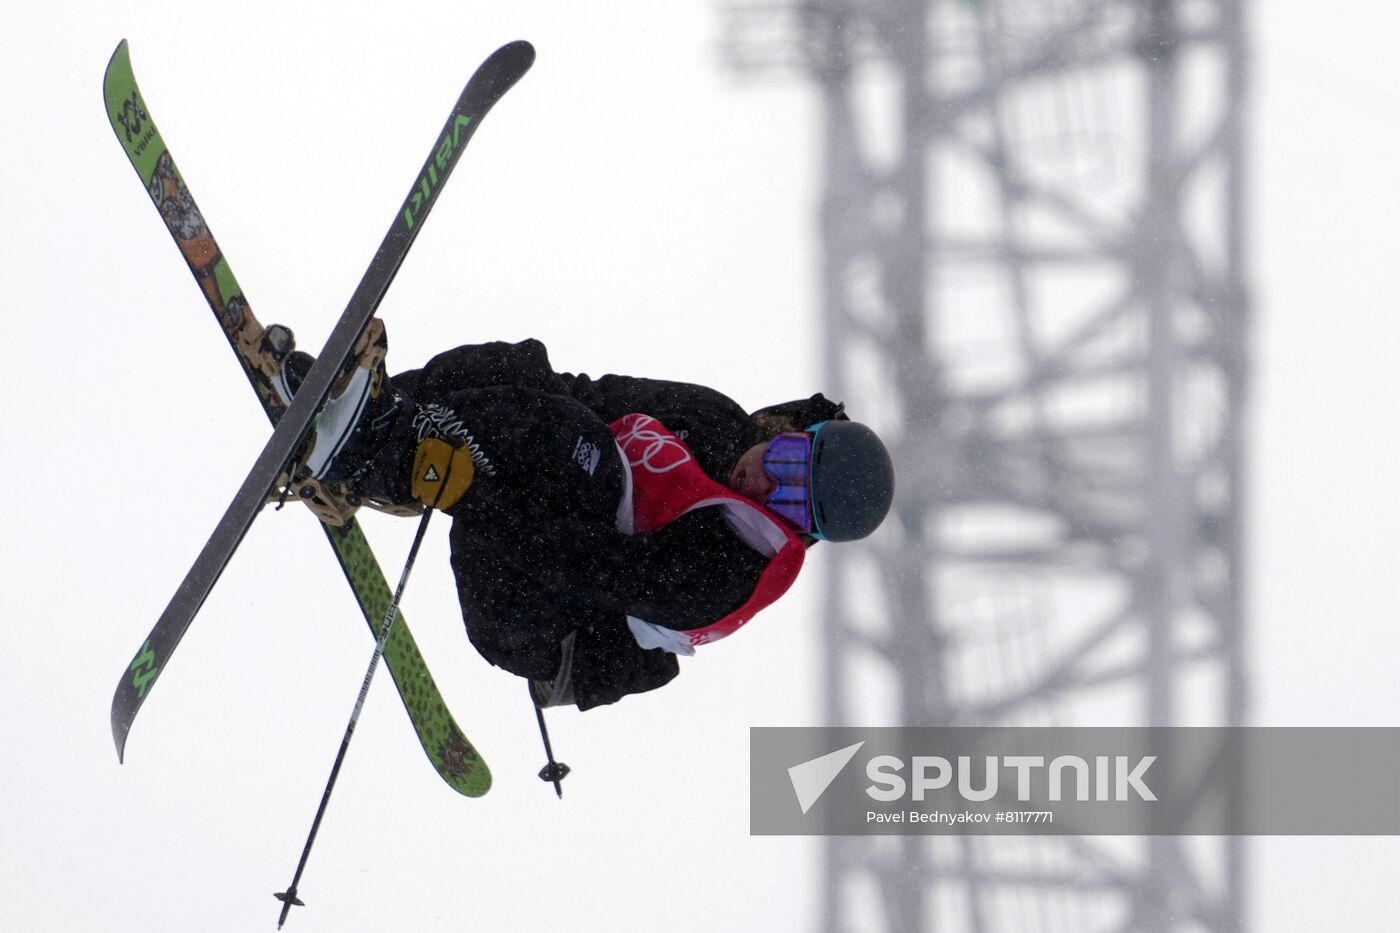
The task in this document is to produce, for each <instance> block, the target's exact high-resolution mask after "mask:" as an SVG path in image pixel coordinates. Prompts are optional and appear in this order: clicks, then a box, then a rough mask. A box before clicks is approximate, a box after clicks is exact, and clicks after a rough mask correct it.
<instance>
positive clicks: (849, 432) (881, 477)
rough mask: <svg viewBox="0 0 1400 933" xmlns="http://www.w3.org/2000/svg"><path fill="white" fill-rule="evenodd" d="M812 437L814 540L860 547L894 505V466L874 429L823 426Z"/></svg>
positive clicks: (824, 423)
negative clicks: (838, 542)
mask: <svg viewBox="0 0 1400 933" xmlns="http://www.w3.org/2000/svg"><path fill="white" fill-rule="evenodd" d="M807 433H809V434H811V435H812V480H811V482H812V492H811V496H812V517H813V519H814V522H813V525H814V532H813V534H814V536H815V537H817V538H819V539H821V540H823V541H855V540H858V539H860V538H864V537H865V536H866V535H869V534H870V533H871V532H873V531H874V530H875V529H876V528H879V527H880V523H881V522H883V521H884V520H885V516H886V515H887V514H888V513H889V511H890V504H891V503H892V502H893V501H894V463H893V461H891V460H890V452H889V451H888V450H887V449H886V448H885V445H884V443H883V442H881V440H880V438H879V437H878V436H877V435H876V434H875V432H874V431H872V430H870V428H868V427H866V426H865V425H863V424H861V423H860V422H858V421H821V422H818V423H817V424H814V425H812V426H811V427H809V428H807Z"/></svg>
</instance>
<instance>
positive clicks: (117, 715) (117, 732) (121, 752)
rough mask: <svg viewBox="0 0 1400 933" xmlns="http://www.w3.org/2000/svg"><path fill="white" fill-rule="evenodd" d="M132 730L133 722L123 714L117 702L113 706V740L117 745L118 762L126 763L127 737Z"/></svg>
mask: <svg viewBox="0 0 1400 933" xmlns="http://www.w3.org/2000/svg"><path fill="white" fill-rule="evenodd" d="M130 732H131V722H130V721H129V720H127V719H126V718H125V717H124V716H122V714H121V711H120V710H119V709H117V707H116V704H113V706H112V742H113V743H114V744H115V745H116V746H117V764H119V765H120V764H126V737H127V735H128V734H129V733H130Z"/></svg>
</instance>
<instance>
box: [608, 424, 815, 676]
mask: <svg viewBox="0 0 1400 933" xmlns="http://www.w3.org/2000/svg"><path fill="white" fill-rule="evenodd" d="M611 427H612V432H613V436H614V437H615V438H616V439H617V446H618V449H620V450H621V451H622V455H623V459H624V460H626V462H627V466H628V471H627V476H628V480H629V482H628V483H627V488H626V491H625V492H624V493H623V498H622V503H621V505H620V506H619V508H618V513H617V526H618V528H619V529H620V530H621V531H622V532H623V533H625V534H629V535H630V534H636V533H638V532H643V531H655V530H656V529H658V528H664V527H665V526H666V525H668V524H670V523H671V522H673V521H675V520H676V519H677V518H680V517H681V516H682V515H684V514H686V513H687V512H690V511H693V510H695V509H702V508H710V507H715V508H721V509H724V513H725V517H726V518H727V519H728V521H729V525H730V527H731V528H733V529H734V532H735V534H737V535H738V536H739V537H740V538H742V539H743V541H744V543H745V544H747V545H748V546H749V547H751V548H753V549H754V550H755V551H758V552H759V553H760V554H763V555H764V556H766V557H767V558H768V566H767V567H765V568H764V569H763V573H762V574H761V575H760V576H759V578H758V584H757V585H756V586H755V587H754V590H753V593H752V594H750V596H749V598H748V600H747V601H745V603H744V604H743V605H742V606H740V607H739V608H738V609H736V610H735V611H733V612H731V613H730V614H729V615H727V616H725V617H724V618H722V619H718V620H716V621H714V622H711V623H710V624H709V625H706V626H704V627H702V628H696V629H686V630H683V631H676V635H678V636H680V637H681V638H686V639H689V641H690V644H692V645H704V644H708V643H709V642H712V641H718V640H719V639H721V638H723V637H724V636H726V635H728V634H730V633H731V632H734V631H735V630H737V629H738V628H739V627H740V626H742V625H743V624H744V623H745V622H747V621H749V619H752V618H753V617H754V615H755V614H757V613H758V611H759V610H760V609H763V608H764V607H766V606H768V605H769V604H770V603H772V602H774V601H775V600H777V598H778V597H779V596H782V595H783V594H784V593H786V592H787V590H788V587H790V586H792V583H793V581H794V580H796V579H797V572H798V571H799V570H801V569H802V561H803V559H804V558H805V557H806V556H807V549H806V547H805V546H804V545H803V543H802V539H801V538H799V537H798V536H797V533H796V532H794V531H792V529H790V528H789V527H788V526H787V525H785V524H783V522H782V521H781V520H780V519H778V518H777V517H776V516H775V515H773V514H772V513H771V512H769V511H768V510H767V509H765V508H763V507H762V506H760V505H758V504H757V503H755V502H752V501H750V500H748V499H745V498H744V497H743V496H741V495H739V494H738V493H736V492H734V491H733V490H731V489H729V488H728V487H726V486H723V485H721V484H720V483H717V482H715V481H714V480H712V479H710V478H709V477H708V476H706V475H705V471H704V470H702V469H701V468H700V464H699V463H697V462H695V456H694V454H692V453H691V452H690V448H689V447H687V446H685V442H684V441H682V440H681V439H680V438H679V437H676V435H674V434H672V433H671V432H670V431H668V430H667V429H666V426H665V425H663V424H662V423H661V422H660V421H657V420H656V419H655V418H652V417H651V416H649V415H641V414H632V415H624V416H623V417H621V418H619V419H618V420H616V421H614V422H613V423H612V425H611ZM687 653H688V652H687Z"/></svg>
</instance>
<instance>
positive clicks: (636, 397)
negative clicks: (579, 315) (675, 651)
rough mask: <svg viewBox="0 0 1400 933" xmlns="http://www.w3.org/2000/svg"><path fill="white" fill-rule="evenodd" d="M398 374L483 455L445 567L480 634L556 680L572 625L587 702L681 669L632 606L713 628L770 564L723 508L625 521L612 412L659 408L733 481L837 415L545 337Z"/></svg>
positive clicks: (501, 655) (663, 619)
mask: <svg viewBox="0 0 1400 933" xmlns="http://www.w3.org/2000/svg"><path fill="white" fill-rule="evenodd" d="M391 384H392V386H393V387H394V389H396V390H398V391H400V392H402V393H404V394H405V395H406V396H408V397H410V398H411V399H412V401H413V402H414V403H416V404H415V405H413V406H408V408H410V409H413V410H415V411H421V410H423V409H424V407H431V408H433V410H435V411H442V410H448V411H450V412H451V413H452V414H453V415H455V418H456V422H454V423H460V425H461V426H463V427H464V429H465V430H466V431H467V432H470V435H471V443H474V444H477V445H478V447H479V448H480V450H481V452H482V454H483V455H484V457H485V458H486V462H487V463H488V464H489V473H483V471H482V470H478V476H477V480H476V482H475V483H474V484H473V486H472V489H471V490H470V491H469V492H468V494H467V495H466V496H465V497H464V498H463V500H462V501H461V502H460V503H459V504H458V505H457V506H455V507H454V508H453V509H452V511H451V514H452V516H453V528H452V536H451V541H452V566H453V571H454V574H455V575H456V579H457V584H458V595H459V597H460V599H461V603H462V609H463V615H464V620H465V623H466V627H467V633H468V636H469V637H470V639H471V641H472V643H473V645H474V646H475V647H476V648H477V649H478V650H479V651H480V652H481V653H482V655H483V656H485V657H486V658H487V660H489V661H490V662H491V663H493V664H496V665H499V666H501V667H504V668H505V669H507V670H509V671H511V672H512V673H515V674H519V675H521V676H524V677H529V678H532V679H541V680H553V679H555V677H556V675H557V674H558V672H559V669H560V664H561V661H562V659H563V651H562V645H563V642H564V639H565V638H567V637H568V636H569V635H573V636H574V638H573V649H572V660H571V665H572V684H573V689H574V696H575V700H576V702H577V704H578V706H579V708H580V709H588V708H591V707H593V706H597V705H600V704H605V703H612V702H615V701H616V700H618V699H620V698H621V697H622V696H625V695H627V694H629V693H637V692H641V691H644V690H651V689H654V688H656V687H659V686H661V685H662V684H665V683H667V682H668V681H670V680H671V679H672V678H673V677H675V676H676V674H677V673H678V672H679V667H678V665H677V662H676V658H675V656H674V655H672V654H670V653H668V652H665V651H663V650H661V649H651V650H645V649H642V648H641V647H640V646H639V645H638V644H637V642H636V640H635V639H634V638H633V636H632V633H631V631H630V629H629V628H628V624H627V617H628V616H629V615H630V616H635V617H637V618H640V619H644V620H646V621H648V622H652V623H655V624H657V625H662V626H667V627H670V628H676V629H688V628H698V627H700V626H703V625H707V624H709V623H710V622H713V621H714V620H716V619H718V618H720V617H722V616H724V615H726V614H728V613H730V612H732V611H734V610H735V609H737V608H738V607H739V606H740V605H742V604H743V603H744V602H745V601H746V600H747V598H748V597H749V595H750V594H751V593H752V591H753V589H754V586H755V584H756V582H757V580H758V577H759V574H760V573H761V572H762V570H763V569H764V567H765V566H766V565H767V560H766V559H765V558H764V557H762V556H761V555H759V554H758V553H756V552H755V551H753V550H752V549H750V548H749V547H748V546H747V545H745V544H744V543H743V542H742V541H741V540H740V539H739V538H738V536H737V535H735V534H734V533H733V532H732V531H731V530H730V529H729V527H728V526H727V525H726V523H725V522H724V519H723V517H722V515H721V513H720V511H719V510H718V509H700V510H697V511H695V512H691V513H689V514H687V515H685V516H682V517H681V518H679V519H677V520H676V521H674V522H672V523H671V524H669V525H667V526H665V527H664V528H661V529H658V530H657V531H654V532H649V533H643V534H636V535H631V536H628V535H624V534H622V533H621V532H619V531H618V530H617V527H616V510H617V505H618V502H619V500H620V497H621V492H622V471H623V470H625V469H626V467H625V465H624V464H623V463H622V462H621V458H620V457H619V456H618V454H617V450H616V447H615V445H613V444H612V434H611V431H610V429H609V428H608V425H609V424H610V423H611V422H613V421H615V420H616V419H618V418H620V417H622V416H623V415H626V414H630V413H633V412H642V413H645V414H648V415H651V416H652V417H654V418H656V419H657V420H658V421H660V422H661V423H662V424H664V425H665V426H666V427H667V428H669V429H670V430H671V431H672V432H674V433H675V434H677V435H678V436H679V437H680V438H681V439H682V440H684V441H685V443H686V445H687V446H688V447H689V448H690V450H691V452H692V453H693V454H694V455H695V458H696V461H697V462H698V463H699V464H700V466H701V468H702V469H703V470H704V471H705V472H706V473H707V474H708V475H709V476H710V477H711V478H712V479H715V480H716V481H718V482H720V483H724V482H726V481H727V480H728V478H729V473H730V470H731V468H732V467H733V465H734V463H735V461H736V460H737V459H738V458H739V456H740V455H741V454H742V453H743V452H744V451H746V450H748V449H749V448H750V447H751V446H753V445H754V444H756V443H759V442H760V441H762V440H764V439H765V438H767V437H771V436H772V435H774V434H776V433H778V432H779V431H783V430H801V429H802V428H805V427H807V426H808V425H810V424H812V423H815V422H817V421H821V420H825V419H828V418H839V417H844V415H843V414H842V413H841V409H840V406H839V405H835V404H833V403H831V402H829V401H828V400H826V399H825V398H823V397H821V396H820V395H816V396H813V397H812V398H810V399H804V400H799V401H796V402H789V403H785V404H783V405H777V406H772V407H770V408H767V409H763V410H762V411H760V412H756V413H754V415H752V416H751V415H750V414H749V413H748V412H746V411H745V410H744V409H743V408H742V407H741V406H740V405H739V404H738V403H737V402H735V401H733V400H732V399H730V398H728V397H727V396H725V395H723V394H722V393H720V392H717V391H715V390H714V389H710V388H707V387H705V386H699V385H693V384H689V383H679V382H669V381H664V380H655V379H640V378H634V377H629V376H616V375H609V376H603V377H600V378H598V379H593V378H590V377H589V376H587V375H571V374H568V373H557V372H555V371H554V369H553V367H552V366H551V364H550V362H549V358H548V353H547V351H546V350H545V347H544V345H543V344H542V343H540V342H539V341H537V340H526V341H523V342H521V343H518V344H507V343H489V344H480V345H469V346H464V347H458V348H457V349H455V350H450V351H448V352H446V353H443V354H440V355H438V356H436V357H434V358H433V359H432V360H430V361H429V362H428V364H427V365H426V366H424V367H422V368H421V369H417V370H412V371H409V372H405V373H400V374H398V375H396V376H394V377H393V378H392V380H391ZM405 432H406V429H404V430H403V431H399V432H398V433H400V434H403V433H405ZM405 446H411V445H405ZM400 449H403V448H400ZM595 451H596V453H595ZM590 467H591V469H590Z"/></svg>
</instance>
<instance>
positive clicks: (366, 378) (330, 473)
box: [262, 318, 422, 527]
mask: <svg viewBox="0 0 1400 933" xmlns="http://www.w3.org/2000/svg"><path fill="white" fill-rule="evenodd" d="M262 343H263V344H264V345H269V346H270V347H271V351H270V352H272V353H280V354H281V356H282V359H281V365H280V366H277V367H276V376H275V377H274V378H273V380H272V383H273V387H274V389H275V391H276V392H277V394H278V395H279V396H280V397H281V398H282V400H283V401H284V402H286V403H287V404H290V402H291V399H292V397H293V396H294V395H295V394H296V392H297V390H298V389H299V388H300V387H301V383H302V381H303V380H304V379H305V378H306V374H307V373H308V372H310V371H311V367H312V365H313V364H314V363H315V358H314V357H312V356H311V355H310V354H309V353H305V352H302V351H300V350H292V349H289V348H290V347H292V346H294V345H295V341H294V340H293V339H292V336H291V331H290V330H288V329H287V328H285V327H283V326H282V325H280V324H273V325H271V326H269V327H268V328H267V329H266V332H265V334H264V337H263V341H262ZM387 349H388V339H387V337H386V335H385V332H384V324H383V322H381V321H380V320H379V319H378V318H374V319H372V320H371V321H370V323H369V325H368V326H367V327H366V328H365V332H364V333H363V334H362V335H361V336H360V339H359V341H358V342H357V343H356V344H355V349H354V351H353V352H352V354H351V355H350V357H349V359H348V360H347V361H346V365H345V367H344V368H343V369H342V370H341V372H340V374H339V375H338V376H337V377H336V379H335V382H334V383H332V385H331V392H330V395H329V396H328V397H327V399H326V402H325V404H324V405H323V406H322V408H321V411H320V412H319V413H318V414H317V415H316V419H315V421H313V422H312V427H311V432H310V434H309V435H308V436H307V438H306V441H305V442H304V443H303V444H302V447H301V449H300V450H299V451H298V452H297V454H296V456H295V457H293V458H292V462H291V463H290V464H289V466H288V468H287V471H286V472H285V473H284V474H283V477H282V479H281V480H280V481H279V484H278V485H279V486H280V487H281V491H280V493H279V499H286V498H289V497H292V496H295V497H296V498H297V499H299V500H301V501H302V502H304V503H306V505H307V507H308V508H310V509H311V511H312V512H313V513H314V514H315V515H316V517H317V518H319V519H320V520H321V521H323V522H325V523H326V524H329V525H335V526H337V527H339V526H343V525H345V524H347V523H348V522H349V521H350V520H351V518H353V517H354V514H355V511H356V510H357V509H358V508H359V507H360V505H362V504H363V505H369V506H370V507H371V508H375V509H378V510H380V511H384V512H388V513H390V514H393V515H418V514H421V512H422V507H421V506H420V505H419V504H418V503H416V502H414V501H413V499H412V496H411V495H409V494H408V490H407V488H406V483H405V484H404V485H405V488H404V489H398V488H396V486H397V485H398V484H395V483H394V482H393V481H392V477H390V476H386V475H377V474H376V471H374V469H373V465H374V463H373V461H374V457H375V454H376V453H377V452H379V450H380V449H381V448H382V447H384V446H385V443H386V441H387V440H388V433H389V431H390V430H391V428H392V427H393V424H394V422H395V420H396V418H397V415H398V414H399V413H400V412H401V411H402V410H403V409H404V408H405V407H406V406H407V405H409V404H411V403H409V402H408V400H407V398H406V397H405V396H403V395H402V394H401V393H398V392H396V391H394V390H393V389H392V388H391V387H390V386H389V380H388V378H387V376H386V375H385V370H384V356H385V352H386V351H387Z"/></svg>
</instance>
